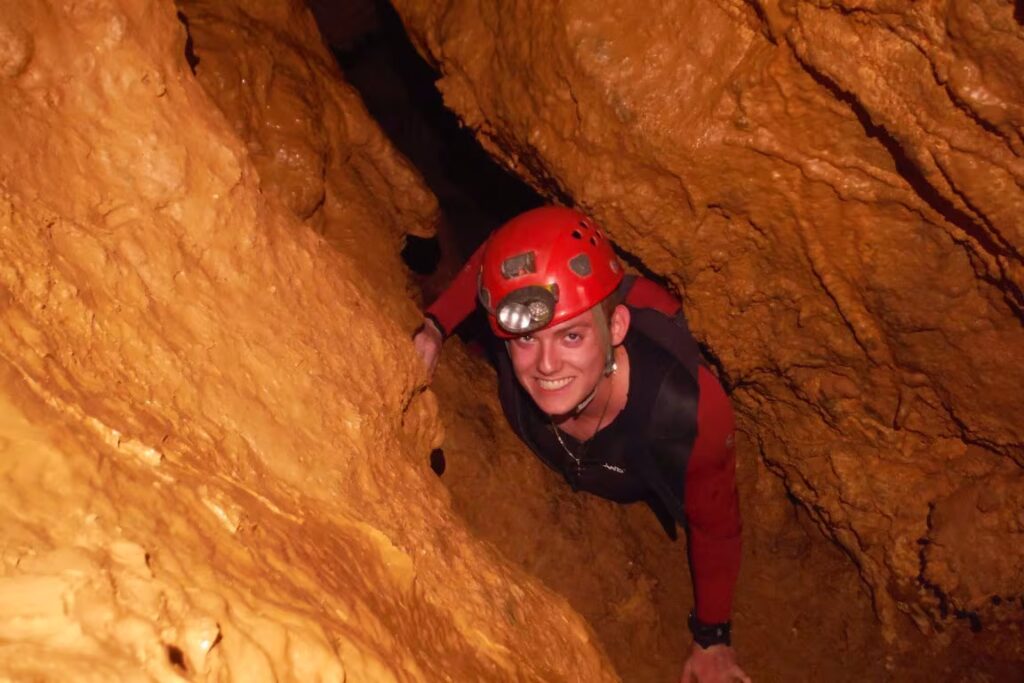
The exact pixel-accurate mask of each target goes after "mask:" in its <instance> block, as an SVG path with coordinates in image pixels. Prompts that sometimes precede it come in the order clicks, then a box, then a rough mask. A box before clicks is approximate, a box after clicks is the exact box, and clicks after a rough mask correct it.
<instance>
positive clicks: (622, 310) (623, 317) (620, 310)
mask: <svg viewBox="0 0 1024 683" xmlns="http://www.w3.org/2000/svg"><path fill="white" fill-rule="evenodd" d="M629 320H630V318H629V309H628V308H626V307H625V306H624V305H622V304H619V305H618V306H616V307H615V310H614V311H612V317H611V320H609V321H608V322H609V325H608V326H609V328H610V329H611V333H612V346H618V345H619V344H621V343H622V340H623V339H625V338H626V333H627V332H629Z"/></svg>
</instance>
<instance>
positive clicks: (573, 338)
mask: <svg viewBox="0 0 1024 683" xmlns="http://www.w3.org/2000/svg"><path fill="white" fill-rule="evenodd" d="M581 339H583V335H582V334H580V333H579V332H569V333H568V334H566V335H565V341H568V342H573V343H575V342H578V341H580V340H581Z"/></svg>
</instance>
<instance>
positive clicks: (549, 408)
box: [531, 393, 579, 418]
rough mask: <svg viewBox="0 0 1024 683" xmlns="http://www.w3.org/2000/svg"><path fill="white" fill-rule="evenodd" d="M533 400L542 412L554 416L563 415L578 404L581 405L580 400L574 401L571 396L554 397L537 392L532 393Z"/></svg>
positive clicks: (567, 413)
mask: <svg viewBox="0 0 1024 683" xmlns="http://www.w3.org/2000/svg"><path fill="white" fill-rule="evenodd" d="M531 398H533V402H534V403H535V404H536V405H537V407H538V408H540V410H541V412H543V413H544V414H546V415H549V416H551V417H552V418H558V417H563V416H566V415H569V414H570V413H572V412H573V411H574V410H575V409H576V406H577V405H579V401H574V400H573V399H572V398H570V397H557V398H556V397H554V396H545V395H543V394H542V395H537V393H533V394H531Z"/></svg>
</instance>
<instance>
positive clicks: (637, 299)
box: [414, 207, 749, 683]
mask: <svg viewBox="0 0 1024 683" xmlns="http://www.w3.org/2000/svg"><path fill="white" fill-rule="evenodd" d="M477 300H478V301H479V303H480V305H482V306H483V308H484V309H485V311H486V313H487V318H488V321H489V322H490V325H491V329H492V330H493V332H494V334H495V336H496V337H497V338H498V339H500V340H503V341H504V345H505V349H506V351H507V353H506V352H500V353H497V354H496V360H497V369H498V378H499V387H498V391H499V395H500V397H501V405H502V408H503V409H504V412H505V416H506V417H507V418H508V421H509V424H510V425H511V426H512V429H513V430H515V432H516V434H518V435H519V438H521V439H522V440H523V442H524V443H526V445H527V446H529V447H530V449H531V450H532V451H533V452H534V453H535V454H536V455H537V456H538V457H539V458H540V459H541V460H542V461H544V463H545V464H547V465H548V466H549V467H551V468H552V469H554V470H555V471H557V472H559V473H560V474H561V475H562V476H563V477H564V478H565V480H566V482H567V483H568V484H569V485H570V486H571V487H572V489H573V490H574V491H586V492H588V493H591V494H594V495H598V496H601V497H603V498H607V499H609V500H613V501H616V502H619V503H637V502H644V503H647V504H648V505H650V507H651V509H652V510H654V512H655V514H656V515H657V517H658V519H659V521H660V522H661V523H662V525H663V526H664V528H665V530H666V532H667V533H668V534H669V536H671V537H672V538H673V539H675V535H676V531H675V529H676V525H677V524H678V525H680V526H682V527H683V528H684V529H686V532H687V540H688V545H689V547H688V550H689V557H690V569H691V575H692V577H693V585H694V603H695V607H694V610H693V611H692V612H691V614H690V620H689V622H690V623H689V626H690V630H691V632H692V633H693V636H694V646H693V649H692V650H691V652H690V655H689V657H687V658H686V661H685V663H684V665H683V676H682V680H683V682H684V683H689V682H690V681H694V680H695V681H699V682H700V683H718V682H725V681H749V679H748V678H747V676H746V674H744V673H743V671H742V670H741V669H740V668H739V666H738V665H737V663H736V656H735V652H734V651H733V649H732V646H731V640H730V622H729V617H730V613H731V610H732V598H733V592H734V589H735V584H736V579H737V576H738V574H739V562H740V515H739V505H738V501H737V496H736V475H735V470H736V456H735V422H734V418H733V413H732V409H731V407H730V406H729V400H728V398H727V397H726V395H725V392H724V390H723V389H722V387H721V385H720V384H719V383H718V381H717V380H716V379H715V376H714V375H713V374H712V373H711V372H710V371H709V370H708V369H707V367H706V366H705V365H704V364H703V363H702V362H701V358H700V353H699V351H698V349H697V344H696V343H695V342H694V340H693V338H692V336H691V335H690V333H689V330H688V328H687V326H686V321H685V318H684V316H683V313H682V310H681V307H680V304H679V302H678V301H676V300H675V298H674V297H672V296H671V295H670V294H669V293H668V292H667V291H665V290H664V289H663V288H661V287H660V286H658V285H656V284H655V283H653V282H651V281H650V280H646V279H643V278H636V277H633V276H626V275H625V274H624V273H623V269H622V266H621V264H620V263H619V260H618V258H617V257H616V255H615V252H614V250H613V249H612V246H611V244H610V243H609V242H608V240H607V238H606V237H605V236H604V234H603V232H602V231H601V230H600V228H598V227H597V226H596V225H595V224H594V222H593V221H592V220H591V219H590V218H588V217H587V216H585V215H583V214H581V213H579V212H577V211H574V210H571V209H565V208H561V207H543V208H540V209H534V210H532V211H528V212H526V213H524V214H521V215H519V216H517V217H516V218H513V219H512V220H511V221H509V222H508V223H506V224H505V225H503V226H502V227H501V228H499V229H498V230H497V231H496V232H495V233H494V234H493V235H491V237H490V238H489V239H488V240H487V242H486V243H485V244H484V245H483V246H482V247H481V248H480V249H479V250H477V252H476V253H475V254H474V255H473V257H472V258H471V259H470V260H469V262H468V263H467V264H466V266H465V267H464V268H463V269H462V271H461V272H460V273H459V275H458V277H457V278H456V279H455V281H454V282H453V283H452V285H451V286H450V287H449V288H448V289H447V290H446V291H445V292H444V293H443V294H442V295H441V296H440V297H439V298H438V300H437V301H436V302H434V304H433V305H432V306H431V307H430V308H429V309H428V310H427V314H426V322H425V323H424V325H423V327H422V329H421V330H420V331H419V332H417V334H416V336H415V339H414V341H415V345H416V349H417V351H418V352H419V353H420V355H421V356H422V357H423V360H424V362H425V363H426V365H427V368H428V372H430V373H432V372H433V370H434V367H435V365H436V363H437V359H438V357H439V355H440V352H441V345H442V342H443V340H444V337H445V336H446V335H447V334H448V333H450V332H451V330H452V329H453V328H454V327H455V326H456V325H458V324H459V323H460V322H461V321H462V320H463V319H465V318H466V317H467V316H468V315H469V313H471V312H472V310H473V308H474V306H475V305H476V302H477Z"/></svg>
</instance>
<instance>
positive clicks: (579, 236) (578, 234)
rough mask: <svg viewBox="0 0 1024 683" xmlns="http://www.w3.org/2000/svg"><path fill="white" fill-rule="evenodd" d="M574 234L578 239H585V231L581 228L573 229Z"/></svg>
mask: <svg viewBox="0 0 1024 683" xmlns="http://www.w3.org/2000/svg"><path fill="white" fill-rule="evenodd" d="M572 236H573V238H574V239H578V240H581V239H583V233H582V232H580V231H579V230H573V231H572Z"/></svg>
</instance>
